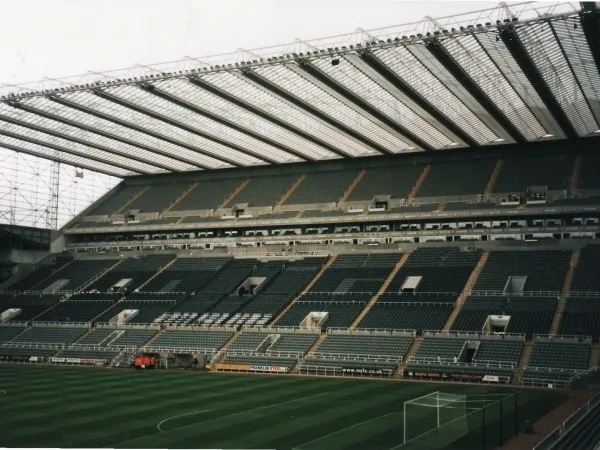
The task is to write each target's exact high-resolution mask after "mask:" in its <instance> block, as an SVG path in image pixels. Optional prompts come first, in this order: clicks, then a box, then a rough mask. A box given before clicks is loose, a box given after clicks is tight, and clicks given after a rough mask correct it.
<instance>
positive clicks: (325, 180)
mask: <svg viewBox="0 0 600 450" xmlns="http://www.w3.org/2000/svg"><path fill="white" fill-rule="evenodd" d="M357 175H358V170H338V171H331V172H310V173H307V174H306V178H304V181H302V183H300V185H298V187H297V188H296V190H295V191H294V192H293V193H292V195H291V196H290V197H289V198H288V199H287V200H286V201H285V204H286V205H298V204H310V203H333V202H337V201H338V200H339V199H340V197H341V196H342V195H343V194H344V191H345V190H346V189H347V188H348V186H350V184H351V183H352V181H353V180H354V178H356V176H357Z"/></svg>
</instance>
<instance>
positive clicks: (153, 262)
mask: <svg viewBox="0 0 600 450" xmlns="http://www.w3.org/2000/svg"><path fill="white" fill-rule="evenodd" d="M173 257H174V256H173V255H143V256H140V257H135V258H128V259H126V260H124V261H123V262H122V263H121V264H119V265H118V266H117V267H115V268H114V269H113V270H111V271H110V272H108V273H107V274H105V275H104V276H103V277H101V278H100V279H98V280H97V281H95V282H94V283H92V284H91V285H90V286H88V290H97V291H100V292H111V290H112V291H115V292H116V291H119V292H132V291H135V289H136V288H137V287H138V286H140V285H141V284H142V283H143V282H144V281H146V280H148V279H149V278H150V277H151V276H152V275H154V274H155V273H156V272H157V271H158V270H159V269H160V268H161V267H163V266H165V265H167V264H168V263H169V262H170V261H171V260H172V259H173ZM123 280H128V281H127V282H126V283H125V285H124V286H123V287H120V288H118V289H112V288H113V286H115V285H116V284H117V283H119V282H120V281H123Z"/></svg>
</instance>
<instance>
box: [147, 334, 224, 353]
mask: <svg viewBox="0 0 600 450" xmlns="http://www.w3.org/2000/svg"><path fill="white" fill-rule="evenodd" d="M231 336H233V332H232V331H203V330H196V331H175V330H168V329H167V330H166V331H165V332H164V333H162V334H160V335H159V336H158V337H157V338H156V339H154V340H153V341H152V343H151V344H150V345H149V348H152V349H193V350H206V349H213V350H215V351H216V350H218V349H219V348H221V347H222V346H223V344H225V342H227V340H228V339H230V338H231Z"/></svg>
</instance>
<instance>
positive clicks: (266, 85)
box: [242, 70, 390, 157]
mask: <svg viewBox="0 0 600 450" xmlns="http://www.w3.org/2000/svg"><path fill="white" fill-rule="evenodd" d="M242 75H244V76H245V77H246V78H248V79H249V80H251V81H252V82H254V83H255V84H256V85H258V86H260V87H261V88H262V89H264V90H266V91H268V92H269V93H271V94H272V95H275V96H277V97H278V98H279V99H281V100H283V101H285V102H286V103H288V104H290V105H292V106H294V107H296V108H298V109H299V110H301V111H303V112H304V113H306V114H309V115H311V116H313V117H314V118H315V119H317V120H319V121H320V122H323V123H326V124H328V125H329V126H331V127H333V128H334V129H335V130H336V131H338V132H339V133H341V134H344V135H346V136H347V137H349V138H351V139H353V140H355V141H357V142H360V143H361V144H364V145H366V146H368V147H370V148H372V149H373V150H377V151H378V152H380V153H383V154H390V151H389V150H388V149H386V148H384V147H382V146H381V145H379V144H377V143H376V142H373V141H371V140H370V139H367V138H366V137H364V136H363V135H362V134H360V133H357V132H356V131H354V130H353V129H351V128H350V127H347V126H346V125H344V124H342V123H340V122H339V121H337V120H335V119H333V118H332V117H330V116H328V115H327V114H324V113H322V112H321V111H319V110H318V109H317V108H315V107H314V106H312V105H309V104H308V103H306V102H305V101H303V100H300V99H299V98H298V97H296V96H295V95H292V94H290V93H289V92H287V91H286V90H284V89H282V88H280V87H279V86H276V85H274V84H273V83H271V82H270V81H268V80H267V79H265V78H263V77H262V76H260V75H258V74H257V73H256V72H253V71H250V70H244V71H242ZM345 156H346V157H351V156H350V155H347V154H346V155H345Z"/></svg>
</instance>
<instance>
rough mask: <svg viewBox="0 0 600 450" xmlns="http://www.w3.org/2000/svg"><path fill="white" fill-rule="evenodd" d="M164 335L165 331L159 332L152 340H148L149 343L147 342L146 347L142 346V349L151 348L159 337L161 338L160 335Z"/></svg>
mask: <svg viewBox="0 0 600 450" xmlns="http://www.w3.org/2000/svg"><path fill="white" fill-rule="evenodd" d="M163 333H164V331H163V330H157V332H156V334H155V335H154V336H152V337H151V338H150V339H149V340H148V342H146V343H145V344H144V345H142V347H141V348H145V347H150V346H151V345H152V343H153V342H154V341H155V340H156V339H158V337H159V336H160V335H162V334H163Z"/></svg>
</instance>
